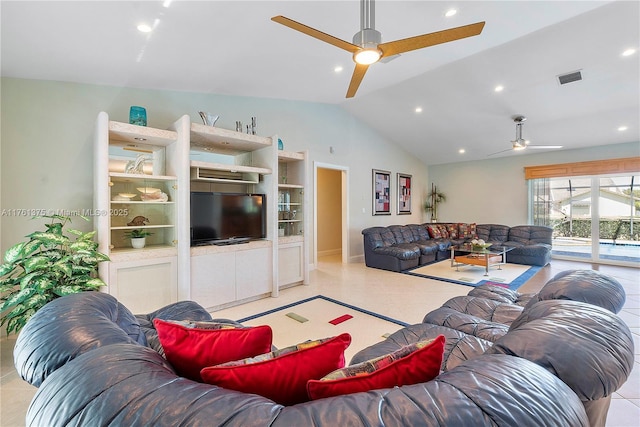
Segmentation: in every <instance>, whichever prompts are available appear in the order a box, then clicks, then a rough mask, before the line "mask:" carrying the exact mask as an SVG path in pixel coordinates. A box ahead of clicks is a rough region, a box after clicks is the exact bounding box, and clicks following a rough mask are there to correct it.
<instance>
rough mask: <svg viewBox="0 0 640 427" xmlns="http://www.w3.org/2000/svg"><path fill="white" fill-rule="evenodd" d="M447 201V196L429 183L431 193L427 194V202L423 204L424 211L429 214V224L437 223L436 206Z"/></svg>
mask: <svg viewBox="0 0 640 427" xmlns="http://www.w3.org/2000/svg"><path fill="white" fill-rule="evenodd" d="M446 200H447V196H445V195H444V193H442V192H441V191H438V188H437V187H436V185H435V184H433V183H431V191H430V192H429V194H427V200H426V201H425V202H424V210H425V211H427V212H429V213H431V222H437V221H438V204H439V203H441V202H444V201H446Z"/></svg>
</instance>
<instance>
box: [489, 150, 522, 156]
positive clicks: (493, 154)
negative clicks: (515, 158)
mask: <svg viewBox="0 0 640 427" xmlns="http://www.w3.org/2000/svg"><path fill="white" fill-rule="evenodd" d="M507 151H516V150H514V149H513V148H507V149H506V150H502V151H496V152H495V153H491V154H487V157H491V156H495V155H496V154H500V153H506V152H507Z"/></svg>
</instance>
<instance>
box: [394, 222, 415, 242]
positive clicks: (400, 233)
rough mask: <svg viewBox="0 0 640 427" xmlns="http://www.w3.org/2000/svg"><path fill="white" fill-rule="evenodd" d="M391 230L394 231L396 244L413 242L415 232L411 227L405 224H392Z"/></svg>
mask: <svg viewBox="0 0 640 427" xmlns="http://www.w3.org/2000/svg"><path fill="white" fill-rule="evenodd" d="M389 230H391V232H392V233H393V237H394V239H395V241H396V244H399V243H411V242H412V241H413V233H412V232H411V229H410V228H409V227H407V226H404V225H391V226H389Z"/></svg>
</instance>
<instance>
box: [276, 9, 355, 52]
mask: <svg viewBox="0 0 640 427" xmlns="http://www.w3.org/2000/svg"><path fill="white" fill-rule="evenodd" d="M271 20H272V21H274V22H277V23H278V24H282V25H284V26H286V27H289V28H292V29H294V30H296V31H300V32H301V33H304V34H306V35H308V36H311V37H313V38H316V39H318V40H321V41H323V42H325V43H329V44H332V45H334V46H337V47H339V48H340V49H344V50H346V51H348V52H351V53H354V52H356V51H357V50H359V49H360V47H359V46H356V45H355V44H353V43H349V42H346V41H344V40H342V39H339V38H337V37H334V36H332V35H330V34H327V33H323V32H322V31H319V30H316V29H315V28H311V27H308V26H306V25H304V24H301V23H299V22H296V21H294V20H293V19H289V18H287V17H284V16H282V15H278V16H274V17H273V18H271Z"/></svg>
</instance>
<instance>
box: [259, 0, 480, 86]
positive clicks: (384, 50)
mask: <svg viewBox="0 0 640 427" xmlns="http://www.w3.org/2000/svg"><path fill="white" fill-rule="evenodd" d="M271 20H272V21H275V22H277V23H279V24H282V25H285V26H287V27H289V28H293V29H294V30H296V31H300V32H301V33H304V34H306V35H309V36H311V37H314V38H316V39H318V40H321V41H323V42H326V43H329V44H332V45H334V46H337V47H339V48H340V49H344V50H346V51H347V52H351V53H352V54H353V60H354V62H355V63H356V67H355V69H354V70H353V75H352V76H351V83H349V89H348V90H347V96H346V97H347V98H353V96H354V95H355V94H356V92H357V90H358V87H359V86H360V83H361V82H362V79H363V78H364V75H365V73H366V72H367V69H368V68H369V65H371V64H374V63H376V62H378V61H382V62H388V61H390V60H391V59H393V57H396V56H398V55H399V54H401V53H405V52H409V51H412V50H416V49H422V48H425V47H429V46H434V45H437V44H441V43H447V42H450V41H454V40H459V39H463V38H466V37H471V36H477V35H478V34H480V33H481V32H482V28H483V27H484V22H478V23H475V24H470V25H465V26H462V27H455V28H450V29H448V30H443V31H437V32H435V33H429V34H423V35H420V36H415V37H409V38H406V39H401V40H395V41H392V42H386V43H382V34H381V33H380V32H379V31H377V30H376V29H375V1H374V0H360V31H358V32H357V33H356V34H355V35H354V36H353V43H349V42H347V41H344V40H342V39H339V38H337V37H334V36H332V35H329V34H327V33H323V32H322V31H319V30H316V29H315V28H311V27H308V26H306V25H304V24H301V23H299V22H296V21H294V20H292V19H289V18H286V17H284V16H282V15H278V16H274V17H273V18H271ZM385 60H386V61H385Z"/></svg>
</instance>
